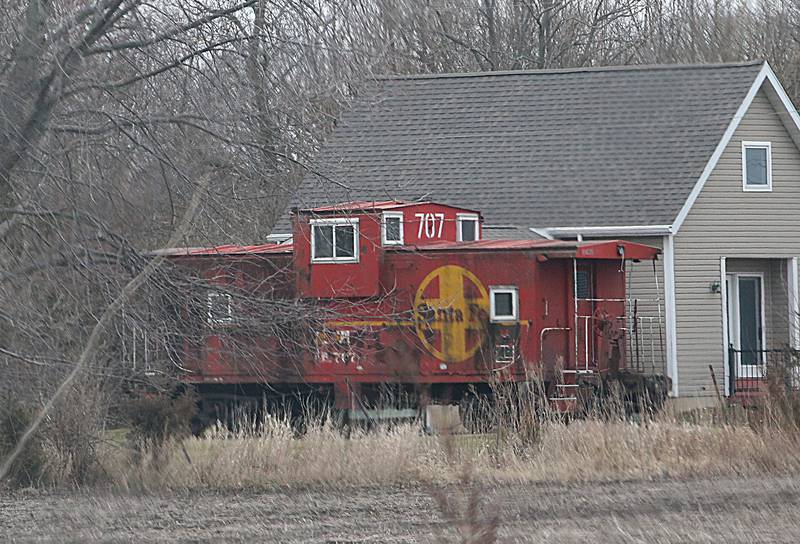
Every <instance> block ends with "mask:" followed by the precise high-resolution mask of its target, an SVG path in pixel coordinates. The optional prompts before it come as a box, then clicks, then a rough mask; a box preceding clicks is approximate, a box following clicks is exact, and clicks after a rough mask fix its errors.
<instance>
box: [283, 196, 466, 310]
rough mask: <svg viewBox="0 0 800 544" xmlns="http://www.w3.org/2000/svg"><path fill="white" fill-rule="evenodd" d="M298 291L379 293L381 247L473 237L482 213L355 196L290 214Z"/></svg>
mask: <svg viewBox="0 0 800 544" xmlns="http://www.w3.org/2000/svg"><path fill="white" fill-rule="evenodd" d="M293 224H294V244H295V265H296V267H297V270H298V275H297V290H298V293H300V294H301V295H302V296H310V297H317V298H332V297H334V296H335V297H350V298H353V297H370V296H375V295H377V294H378V290H379V287H378V276H379V268H380V262H381V260H382V258H383V254H384V252H385V251H389V250H392V249H396V248H404V247H409V246H421V245H427V244H430V243H434V242H457V241H459V242H460V241H465V242H469V241H476V240H479V239H480V237H481V215H480V213H479V212H477V211H474V210H468V209H464V208H456V207H453V206H446V205H443V204H437V203H435V202H404V201H399V200H386V201H379V202H370V201H356V202H345V203H340V204H333V205H330V206H321V207H317V208H308V209H301V210H295V211H294V213H293Z"/></svg>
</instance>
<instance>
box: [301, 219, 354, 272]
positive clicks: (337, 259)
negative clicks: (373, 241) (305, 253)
mask: <svg viewBox="0 0 800 544" xmlns="http://www.w3.org/2000/svg"><path fill="white" fill-rule="evenodd" d="M358 221H359V220H358V218H352V217H339V218H332V219H312V220H311V221H310V223H311V262H312V263H357V262H358V257H359V251H358V246H359V228H358ZM315 225H332V226H334V227H335V226H336V225H352V226H353V256H352V257H336V256H334V257H320V258H317V257H315V255H316V247H315V246H314V226H315ZM333 231H334V235H333V252H334V253H336V229H335V228H334V229H333Z"/></svg>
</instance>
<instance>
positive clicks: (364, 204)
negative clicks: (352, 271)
mask: <svg viewBox="0 0 800 544" xmlns="http://www.w3.org/2000/svg"><path fill="white" fill-rule="evenodd" d="M424 204H438V203H436V202H432V201H430V200H422V201H417V202H408V201H405V200H379V201H372V200H353V201H351V202H340V203H338V204H331V205H329V206H317V207H316V208H303V209H300V210H298V211H299V212H300V213H331V212H372V211H376V212H380V211H386V210H396V209H399V208H407V207H410V206H421V205H424ZM443 205H444V206H446V204H443ZM449 207H452V206H449ZM458 209H459V210H464V211H465V212H473V213H476V214H479V215H480V212H478V211H477V210H471V209H468V208H461V207H459V208H458Z"/></svg>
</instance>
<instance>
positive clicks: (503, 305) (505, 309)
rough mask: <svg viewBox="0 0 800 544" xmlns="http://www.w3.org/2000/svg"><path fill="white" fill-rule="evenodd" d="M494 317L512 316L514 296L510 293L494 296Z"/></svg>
mask: <svg viewBox="0 0 800 544" xmlns="http://www.w3.org/2000/svg"><path fill="white" fill-rule="evenodd" d="M494 315H495V316H498V317H500V316H509V317H511V316H513V315H514V295H513V294H512V293H495V294H494Z"/></svg>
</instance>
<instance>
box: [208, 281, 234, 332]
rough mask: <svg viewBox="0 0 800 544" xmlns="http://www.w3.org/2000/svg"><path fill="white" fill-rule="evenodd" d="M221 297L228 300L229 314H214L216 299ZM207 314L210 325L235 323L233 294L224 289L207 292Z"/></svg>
mask: <svg viewBox="0 0 800 544" xmlns="http://www.w3.org/2000/svg"><path fill="white" fill-rule="evenodd" d="M219 297H224V298H225V299H226V301H227V304H226V307H227V309H228V312H227V314H228V315H226V316H225V317H217V316H215V315H214V311H213V309H214V307H215V302H214V299H215V298H219ZM206 315H207V317H208V324H209V325H230V324H231V323H233V297H231V294H230V293H224V292H222V291H214V290H210V291H208V293H207V294H206Z"/></svg>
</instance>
